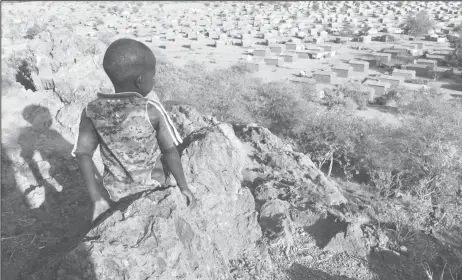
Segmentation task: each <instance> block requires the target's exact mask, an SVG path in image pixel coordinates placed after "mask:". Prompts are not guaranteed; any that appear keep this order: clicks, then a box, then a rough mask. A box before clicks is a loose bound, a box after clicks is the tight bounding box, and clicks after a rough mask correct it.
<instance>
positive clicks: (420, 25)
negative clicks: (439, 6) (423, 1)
mask: <svg viewBox="0 0 462 280" xmlns="http://www.w3.org/2000/svg"><path fill="white" fill-rule="evenodd" d="M434 25H435V23H434V22H433V20H432V19H431V18H430V16H429V14H428V13H427V12H425V11H421V12H419V13H417V14H413V15H409V16H408V18H407V20H406V28H407V29H408V33H409V35H411V36H414V37H418V36H422V35H425V34H427V33H428V31H430V29H432V28H433V26H434Z"/></svg>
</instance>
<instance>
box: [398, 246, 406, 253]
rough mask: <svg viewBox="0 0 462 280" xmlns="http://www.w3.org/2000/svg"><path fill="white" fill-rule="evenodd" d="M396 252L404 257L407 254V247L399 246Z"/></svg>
mask: <svg viewBox="0 0 462 280" xmlns="http://www.w3.org/2000/svg"><path fill="white" fill-rule="evenodd" d="M398 252H400V253H401V254H404V255H406V254H407V253H408V251H407V247H406V246H400V247H399V249H398Z"/></svg>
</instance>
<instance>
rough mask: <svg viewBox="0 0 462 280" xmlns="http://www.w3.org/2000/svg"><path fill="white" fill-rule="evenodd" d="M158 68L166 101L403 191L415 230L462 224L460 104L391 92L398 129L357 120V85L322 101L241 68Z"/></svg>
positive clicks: (304, 88) (434, 93)
mask: <svg viewBox="0 0 462 280" xmlns="http://www.w3.org/2000/svg"><path fill="white" fill-rule="evenodd" d="M158 69H159V70H158V73H159V74H158V75H157V76H156V79H157V80H156V89H158V91H159V93H161V94H160V96H159V97H160V98H161V100H162V101H164V102H165V101H177V102H176V103H180V104H181V103H186V104H190V105H192V106H194V107H196V108H197V109H198V110H199V111H201V112H203V113H206V114H213V115H215V116H216V117H217V118H219V119H220V120H222V121H228V122H247V123H248V122H255V123H258V124H260V125H263V126H266V127H268V128H269V129H270V130H271V131H273V132H274V133H276V134H277V135H279V136H281V137H283V138H287V139H289V140H290V141H291V142H292V143H294V145H295V146H294V147H295V149H297V150H299V151H300V152H303V153H306V154H309V155H310V156H311V159H312V160H313V162H315V163H316V164H317V165H318V166H319V167H323V166H326V165H327V166H329V169H331V168H332V165H333V164H335V165H337V166H339V167H340V168H341V169H342V171H343V172H344V173H345V175H346V177H347V179H352V178H355V177H356V176H357V175H358V173H359V172H361V173H362V175H364V176H363V177H364V178H365V179H366V180H365V181H364V182H365V183H368V184H370V185H372V186H374V187H375V188H377V189H379V190H380V191H381V193H382V195H383V196H386V197H392V196H393V195H395V194H397V193H398V192H402V193H406V194H408V195H409V196H410V197H411V198H412V201H413V202H412V203H415V204H416V207H413V211H414V212H415V213H413V214H412V213H411V214H412V215H414V217H415V219H414V220H413V223H415V224H416V227H420V228H435V227H437V226H438V227H440V228H447V227H450V226H452V225H455V224H457V223H461V222H462V221H460V217H462V213H461V212H462V210H461V209H462V208H461V207H460V202H458V201H459V200H460V195H461V194H460V191H459V192H458V186H459V184H460V182H462V176H461V174H460V170H462V122H461V121H460V120H461V119H462V102H448V101H444V100H443V99H442V98H441V94H440V93H439V91H438V89H437V88H427V89H421V90H419V91H414V92H412V91H407V90H404V89H403V88H395V89H392V90H391V91H390V92H389V94H388V96H387V98H388V100H395V101H396V103H397V107H398V108H399V110H400V114H401V115H402V116H404V117H405V118H404V120H403V121H402V124H401V125H400V126H396V127H395V126H389V125H386V124H384V123H382V122H380V121H379V120H366V119H363V118H359V117H356V116H355V115H354V112H353V111H352V110H353V108H355V106H361V104H363V102H365V101H366V97H368V94H367V95H366V93H365V92H364V93H363V92H362V91H361V88H360V87H358V85H347V86H345V87H340V88H336V89H334V90H330V91H327V92H326V94H325V95H326V97H325V100H324V101H323V103H322V104H319V103H316V102H314V101H315V98H314V96H315V95H314V92H315V89H314V87H313V85H310V84H295V83H288V82H272V83H263V82H262V81H261V80H259V79H257V78H254V77H252V76H251V75H249V72H250V70H249V69H248V68H247V67H245V66H244V65H235V66H233V67H230V68H227V69H217V70H213V71H210V70H207V69H206V68H205V67H204V65H203V64H198V63H188V64H187V65H186V66H185V67H184V68H178V67H174V66H172V65H169V64H166V63H164V62H162V61H159V63H158ZM167 104H168V103H167ZM360 175H361V174H360ZM458 180H459V181H458ZM458 182H459V183H458ZM458 193H459V194H458ZM429 197H430V198H431V199H430V200H428V199H429ZM417 205H419V207H417ZM420 206H421V207H420ZM433 208H435V209H437V208H440V209H443V211H439V212H438V211H436V212H435V211H434V210H433ZM429 213H430V214H431V215H430V214H429Z"/></svg>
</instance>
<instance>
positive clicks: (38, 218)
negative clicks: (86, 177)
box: [2, 105, 101, 279]
mask: <svg viewBox="0 0 462 280" xmlns="http://www.w3.org/2000/svg"><path fill="white" fill-rule="evenodd" d="M23 117H24V119H25V120H27V121H28V122H29V123H30V124H31V126H27V127H22V128H19V130H20V134H19V138H18V144H19V147H17V146H8V147H5V145H2V163H6V164H5V166H4V164H2V237H4V238H2V247H3V248H2V257H3V258H2V268H3V269H2V278H5V279H16V278H17V277H18V274H19V273H22V275H21V277H23V278H22V279H27V278H24V277H26V275H28V274H30V273H32V272H34V270H35V268H37V265H36V264H42V263H43V260H44V259H46V256H47V255H49V254H53V250H54V249H55V248H56V247H57V246H60V244H63V243H66V242H67V241H68V240H73V239H75V237H76V236H78V235H79V234H80V233H81V232H82V231H83V230H85V228H88V227H89V226H90V224H91V213H92V209H91V201H90V198H89V196H88V194H87V189H86V187H85V184H84V183H83V181H82V180H81V178H80V176H79V172H78V166H77V163H76V160H75V159H74V158H73V157H72V156H71V151H72V148H73V145H72V144H71V143H69V142H68V141H67V140H66V139H65V138H64V137H63V136H62V135H61V134H60V133H59V132H58V131H56V130H54V129H52V128H51V125H52V122H53V118H52V116H51V114H50V111H49V110H48V109H47V108H46V107H43V106H39V105H30V106H27V107H26V108H24V110H23ZM95 171H96V167H95ZM97 177H98V178H97V179H98V180H100V178H101V176H100V175H99V173H98V172H97ZM45 275H46V274H44V276H41V278H39V279H55V278H49V276H45ZM90 276H91V273H90V274H88V277H85V279H91V277H90Z"/></svg>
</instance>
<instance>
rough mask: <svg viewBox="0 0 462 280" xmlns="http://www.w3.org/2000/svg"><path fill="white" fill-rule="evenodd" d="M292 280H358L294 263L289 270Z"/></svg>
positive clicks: (288, 273)
mask: <svg viewBox="0 0 462 280" xmlns="http://www.w3.org/2000/svg"><path fill="white" fill-rule="evenodd" d="M287 275H288V276H289V279H290V280H356V279H354V278H349V277H346V276H334V275H330V274H328V273H325V272H323V271H320V270H317V269H314V268H308V267H306V266H303V265H300V264H297V263H294V264H293V265H292V266H291V267H290V268H289V269H288V270H287Z"/></svg>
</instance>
